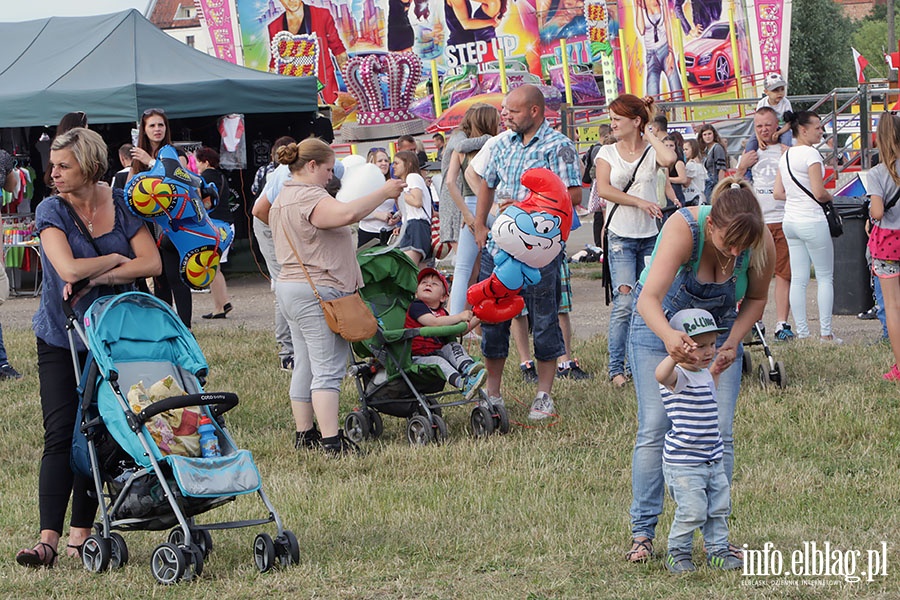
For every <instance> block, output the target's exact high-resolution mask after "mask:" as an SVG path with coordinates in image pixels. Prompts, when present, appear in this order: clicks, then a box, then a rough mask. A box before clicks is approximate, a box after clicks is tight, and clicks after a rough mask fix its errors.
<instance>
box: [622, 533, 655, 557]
mask: <svg viewBox="0 0 900 600" xmlns="http://www.w3.org/2000/svg"><path fill="white" fill-rule="evenodd" d="M651 558H653V540H651V539H650V538H642V539H637V538H634V539H633V540H631V550H629V551H628V552H626V553H625V560H627V561H628V562H631V563H641V562H646V561H648V560H650V559H651Z"/></svg>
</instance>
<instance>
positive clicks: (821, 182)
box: [774, 110, 841, 343]
mask: <svg viewBox="0 0 900 600" xmlns="http://www.w3.org/2000/svg"><path fill="white" fill-rule="evenodd" d="M784 116H785V120H787V121H788V122H790V124H791V131H792V132H793V134H794V146H793V147H792V148H790V149H789V150H788V151H787V152H785V153H784V154H782V155H781V160H780V161H779V162H778V175H776V177H775V194H774V196H775V199H776V200H785V203H784V222H783V224H782V228H783V230H784V237H785V238H786V239H787V243H788V249H789V250H790V254H791V292H790V300H791V310H792V311H793V313H794V321H795V322H796V324H797V337H798V338H807V337H809V325H808V324H807V322H806V286H807V285H808V284H809V266H810V262H811V263H812V265H813V266H814V267H815V269H816V284H817V288H818V289H817V300H818V302H817V303H818V305H819V334H820V335H821V339H822V340H823V341H834V342H838V343H840V341H841V340H839V339H838V338H836V337H834V334H833V333H832V331H831V309H832V306H833V305H834V245H833V244H832V242H831V233H830V231H829V229H828V221H827V220H826V219H825V212H824V211H823V210H822V204H823V203H825V202H828V201H830V200H831V199H832V197H831V194H830V193H828V190H826V189H825V163H824V161H823V160H822V155H821V154H819V151H818V150H817V149H816V148H815V145H816V144H818V143H819V142H821V141H822V123H821V121H820V120H819V117H818V115H816V113H814V112H810V111H807V110H801V111H800V112H798V113H791V112H790V111H788V112H786V113H784ZM789 169H790V170H789ZM792 175H793V177H792Z"/></svg>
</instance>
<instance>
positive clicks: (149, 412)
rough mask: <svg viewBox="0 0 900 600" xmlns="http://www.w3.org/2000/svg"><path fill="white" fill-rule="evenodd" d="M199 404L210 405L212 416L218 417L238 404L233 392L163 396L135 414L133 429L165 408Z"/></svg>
mask: <svg viewBox="0 0 900 600" xmlns="http://www.w3.org/2000/svg"><path fill="white" fill-rule="evenodd" d="M200 405H208V406H210V407H211V408H210V410H211V412H212V415H213V417H218V416H219V415H221V414H224V413H226V412H228V411H229V410H231V409H232V408H234V407H235V406H237V405H238V396H237V394H235V393H233V392H204V393H202V394H186V395H184V396H172V397H170V398H164V399H162V400H159V401H157V402H154V403H153V404H151V405H150V406H148V407H147V408H145V409H144V410H142V411H141V412H139V413H138V414H137V415H135V417H136V418H137V423H136V427H135V430H136V429H137V428H139V427H140V426H141V425H142V424H144V423H146V422H147V421H148V420H150V419H151V418H153V417H155V416H156V415H158V414H160V413H164V412H166V411H167V410H173V409H175V408H187V407H188V406H200Z"/></svg>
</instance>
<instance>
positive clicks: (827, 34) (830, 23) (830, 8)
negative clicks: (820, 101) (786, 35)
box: [788, 0, 856, 95]
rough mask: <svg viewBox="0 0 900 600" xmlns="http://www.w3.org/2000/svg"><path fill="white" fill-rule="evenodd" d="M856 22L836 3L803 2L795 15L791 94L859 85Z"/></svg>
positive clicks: (823, 0)
mask: <svg viewBox="0 0 900 600" xmlns="http://www.w3.org/2000/svg"><path fill="white" fill-rule="evenodd" d="M855 28H856V27H855V25H854V23H853V21H852V20H851V19H850V18H849V17H846V16H844V13H843V12H842V11H841V7H840V6H839V5H838V4H837V3H836V2H835V1H834V0H802V1H801V2H794V3H793V12H792V14H791V54H790V77H789V80H788V83H789V85H790V88H791V91H790V93H791V94H798V95H803V94H822V93H825V92H828V91H830V90H832V89H834V88H836V87H852V86H854V85H856V76H855V71H854V69H853V54H852V52H851V51H850V39H851V37H852V35H853V32H854V30H855Z"/></svg>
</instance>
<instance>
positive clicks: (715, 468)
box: [656, 308, 743, 573]
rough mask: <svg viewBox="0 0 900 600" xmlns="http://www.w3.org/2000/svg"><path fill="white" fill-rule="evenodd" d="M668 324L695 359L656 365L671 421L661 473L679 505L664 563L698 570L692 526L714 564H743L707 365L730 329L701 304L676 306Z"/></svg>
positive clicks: (676, 569)
mask: <svg viewBox="0 0 900 600" xmlns="http://www.w3.org/2000/svg"><path fill="white" fill-rule="evenodd" d="M669 324H670V325H671V326H672V328H674V329H677V330H679V331H681V330H683V331H684V332H686V333H687V334H688V335H689V336H690V338H691V340H692V341H693V344H691V345H690V347H687V346H688V344H685V346H686V347H685V350H687V351H688V352H690V353H691V354H692V355H693V357H694V362H681V363H676V362H675V359H673V358H672V357H671V356H667V357H666V358H665V359H663V361H662V362H661V363H659V366H658V367H657V368H656V380H657V381H658V382H659V392H660V396H661V398H662V403H663V406H664V407H665V409H666V415H668V417H669V420H670V421H671V423H672V428H671V429H670V430H669V431H668V433H666V441H665V446H664V447H663V476H664V477H665V479H666V486H667V487H668V489H669V495H671V496H672V499H673V500H675V504H676V505H677V508H676V509H675V519H674V521H673V522H672V528H671V530H670V531H669V549H668V555H667V556H666V568H667V569H668V570H669V571H672V572H673V573H684V572H688V571H694V570H696V567H695V566H694V561H693V558H692V556H691V552H692V549H693V538H694V531H695V530H696V529H700V531H701V532H702V533H703V540H704V543H705V545H706V549H707V564H709V566H710V567H712V568H714V569H723V570H730V569H739V568H741V567H742V566H743V563H742V561H741V560H740V559H738V558H736V557H735V556H733V555H732V554H731V553H729V552H728V522H727V518H728V515H729V514H730V509H731V489H730V487H729V484H728V478H727V477H726V476H725V467H724V465H723V463H722V454H723V448H724V446H723V444H722V436H721V435H720V434H719V413H718V409H717V407H716V376H714V375H712V374H711V373H710V371H709V365H710V363H712V360H713V359H714V358H715V356H716V338H717V337H718V335H719V333H721V332H723V331H727V330H726V329H723V328H721V327H717V326H716V320H715V319H714V318H713V316H712V315H711V314H709V312H707V311H705V310H702V309H699V308H688V309H685V310H680V311H678V312H677V313H675V315H674V316H673V317H672V318H671V319H670V320H669Z"/></svg>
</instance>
